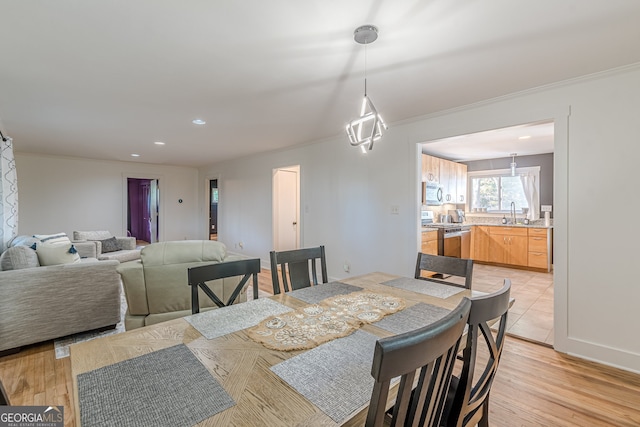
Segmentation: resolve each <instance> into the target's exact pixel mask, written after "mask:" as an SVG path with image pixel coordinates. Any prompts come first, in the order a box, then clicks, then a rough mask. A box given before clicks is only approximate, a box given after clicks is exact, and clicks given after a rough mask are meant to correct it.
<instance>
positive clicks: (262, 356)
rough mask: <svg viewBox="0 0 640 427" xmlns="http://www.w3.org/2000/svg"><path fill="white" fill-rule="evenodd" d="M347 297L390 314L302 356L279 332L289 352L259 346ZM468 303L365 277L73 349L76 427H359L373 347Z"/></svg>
mask: <svg viewBox="0 0 640 427" xmlns="http://www.w3.org/2000/svg"><path fill="white" fill-rule="evenodd" d="M185 286H187V285H186V284H185ZM356 293H363V294H366V295H368V297H371V296H372V295H373V296H375V297H376V298H378V296H383V297H384V298H386V300H389V301H390V300H393V301H396V302H397V301H401V307H398V306H397V303H394V304H395V305H393V304H392V305H393V307H392V309H391V311H390V312H389V313H385V314H383V317H382V318H381V319H375V321H364V322H361V323H359V324H357V325H356V327H355V328H352V329H353V330H350V331H347V332H345V333H341V334H338V335H337V337H336V338H335V339H328V340H327V341H325V342H320V343H315V344H312V345H311V346H310V348H306V347H305V346H306V345H307V344H308V343H304V342H302V341H296V339H297V336H295V334H293V333H291V331H289V332H288V333H289V335H288V336H287V340H285V342H286V344H287V345H292V346H293V347H292V348H293V349H292V348H279V347H278V345H279V342H276V341H274V340H272V342H270V343H269V342H267V341H268V339H271V338H273V336H271V335H270V334H271V330H270V329H269V328H271V327H275V328H278V327H281V326H282V324H283V323H286V322H284V321H283V319H285V320H286V319H290V321H294V323H295V322H298V323H299V324H300V325H303V324H304V322H306V321H307V320H308V319H307V318H308V317H309V316H310V315H312V314H314V313H315V312H316V311H318V310H320V311H322V309H325V310H329V309H328V308H327V306H326V304H325V301H328V300H332V301H333V300H336V299H338V300H345V301H347V300H349V298H352V297H353V295H356ZM471 296H472V294H471V290H469V289H465V288H463V287H459V286H451V285H443V284H440V283H435V282H430V281H428V280H418V279H414V278H408V277H401V276H397V275H393V274H388V273H384V272H372V273H368V274H364V275H359V276H353V277H349V278H345V279H339V280H336V281H334V282H330V283H325V284H320V285H317V286H311V287H310V288H304V289H300V290H296V291H293V292H289V293H281V294H278V295H273V296H269V297H265V298H259V299H258V300H252V301H247V302H243V303H239V304H235V305H232V306H229V307H224V308H218V309H215V310H210V311H206V312H202V313H199V314H196V315H192V316H187V317H184V318H178V319H174V320H169V321H166V322H162V323H157V324H154V325H149V326H145V327H142V328H138V329H133V330H130V331H126V332H123V333H119V334H113V335H109V336H105V337H102V338H97V339H93V340H90V341H86V342H82V343H78V344H73V345H72V346H71V347H70V363H71V374H72V380H73V393H72V394H73V405H74V414H75V418H76V425H77V426H84V427H87V426H102V425H118V426H126V425H131V426H146V425H149V426H151V425H153V426H164V425H166V426H172V427H176V426H180V425H184V426H188V425H198V426H338V425H345V426H352V425H363V424H364V421H365V419H366V415H367V408H368V404H369V400H370V398H371V390H372V388H373V378H372V377H371V363H372V360H373V353H374V347H375V342H376V341H377V340H378V339H379V338H382V337H387V336H391V335H394V334H397V333H402V332H408V331H409V330H413V329H416V328H417V327H421V326H425V325H426V324H429V323H432V322H434V321H436V320H437V319H439V318H442V317H444V316H445V315H446V314H447V313H448V312H450V311H451V310H452V309H453V308H455V307H456V306H457V305H458V303H459V302H460V301H461V300H462V298H464V297H471ZM336 297H337V298H336ZM343 297H344V298H343ZM380 298H382V297H380ZM386 300H385V301H386ZM339 302H340V301H339ZM342 302H344V301H342ZM323 304H324V305H323ZM385 304H386V303H385ZM318 307H320V308H318ZM323 307H324V308H323ZM331 310H337V309H334V308H331ZM368 315H369V314H368V313H365V315H364V316H363V318H366V316H368ZM287 316H288V317H287ZM291 319H293V320H291ZM261 328H262V329H261ZM265 331H266V332H265ZM280 332H282V331H280ZM262 335H264V336H265V340H264V342H261V341H260V338H261V336H262ZM281 335H282V334H281ZM256 337H258V339H257V338H256ZM267 338H268V339H267ZM274 342H275V344H274ZM296 346H297V347H296ZM393 398H394V397H393V395H391V396H390V397H389V404H390V405H391V404H392V401H393Z"/></svg>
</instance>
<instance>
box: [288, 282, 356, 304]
mask: <svg viewBox="0 0 640 427" xmlns="http://www.w3.org/2000/svg"><path fill="white" fill-rule="evenodd" d="M361 290H362V288H361V287H360V286H354V285H349V284H347V283H342V282H329V283H322V284H320V285H317V286H310V287H308V288H302V289H297V290H295V291H291V292H287V295H290V296H292V297H294V298H297V299H299V300H301V301H304V302H306V303H307V304H317V303H319V302H320V301H322V300H323V299H326V298H331V297H333V296H336V295H344V294H350V293H352V292H357V291H361Z"/></svg>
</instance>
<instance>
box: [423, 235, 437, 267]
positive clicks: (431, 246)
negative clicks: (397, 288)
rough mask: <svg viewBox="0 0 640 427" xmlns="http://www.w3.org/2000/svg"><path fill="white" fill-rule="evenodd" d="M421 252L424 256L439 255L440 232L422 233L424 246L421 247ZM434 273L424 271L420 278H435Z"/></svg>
mask: <svg viewBox="0 0 640 427" xmlns="http://www.w3.org/2000/svg"><path fill="white" fill-rule="evenodd" d="M420 252H422V253H423V254H431V255H438V231H437V230H433V231H423V232H422V244H421V246H420ZM434 274H435V272H433V271H422V272H421V273H420V276H422V277H430V276H433V275H434Z"/></svg>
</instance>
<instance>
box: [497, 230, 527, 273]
mask: <svg viewBox="0 0 640 427" xmlns="http://www.w3.org/2000/svg"><path fill="white" fill-rule="evenodd" d="M489 237H490V238H489V262H495V263H499V264H510V265H518V266H528V264H529V249H528V246H529V236H528V233H527V229H526V228H520V227H489Z"/></svg>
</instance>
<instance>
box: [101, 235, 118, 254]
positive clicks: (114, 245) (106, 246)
mask: <svg viewBox="0 0 640 427" xmlns="http://www.w3.org/2000/svg"><path fill="white" fill-rule="evenodd" d="M100 242H101V243H102V253H103V254H105V253H107V252H115V251H119V250H120V246H119V245H118V240H117V239H116V238H115V237H110V238H108V239H105V240H100Z"/></svg>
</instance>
